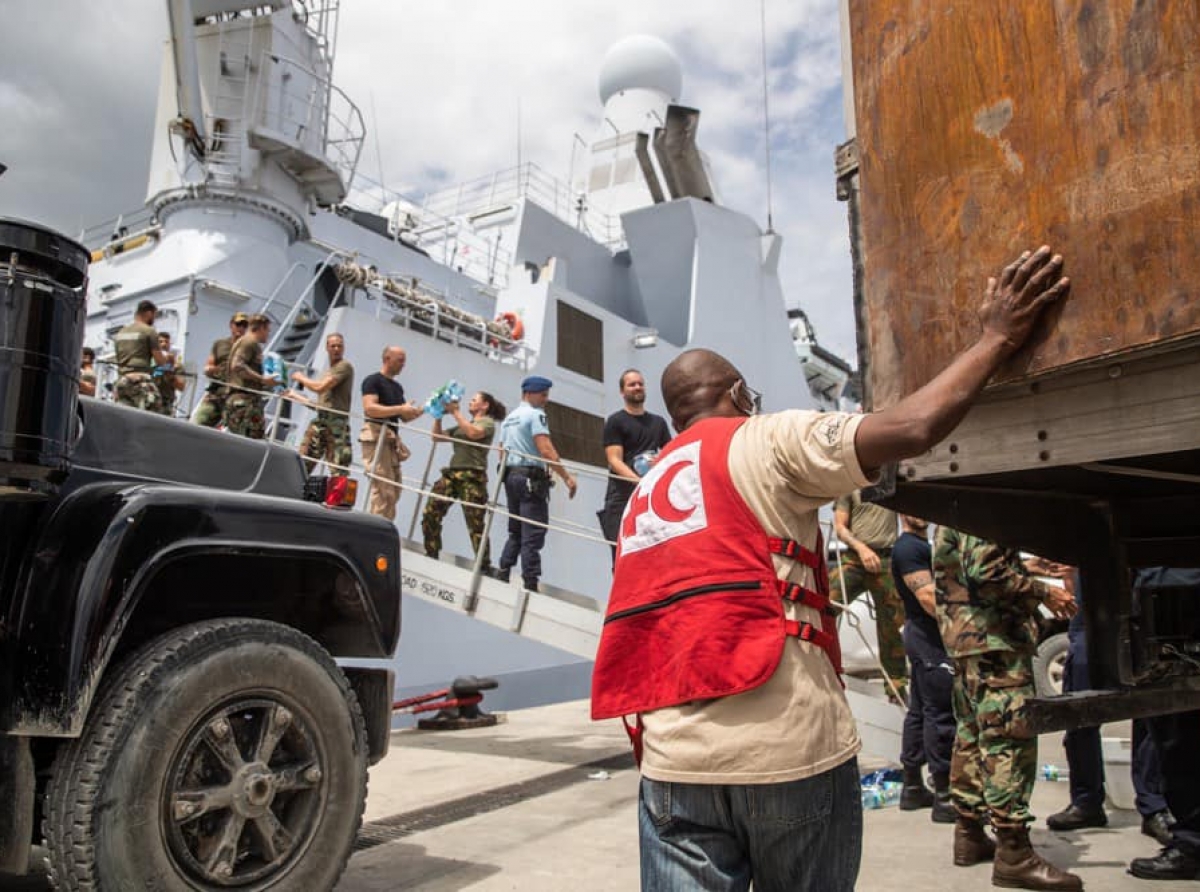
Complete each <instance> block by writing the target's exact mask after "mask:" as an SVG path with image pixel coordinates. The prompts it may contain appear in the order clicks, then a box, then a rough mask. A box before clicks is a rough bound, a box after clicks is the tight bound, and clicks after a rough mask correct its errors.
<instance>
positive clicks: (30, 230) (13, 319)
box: [0, 220, 400, 892]
mask: <svg viewBox="0 0 1200 892" xmlns="http://www.w3.org/2000/svg"><path fill="white" fill-rule="evenodd" d="M87 263H88V255H87V252H86V251H85V250H84V249H83V248H82V247H81V246H79V245H77V244H75V243H73V242H71V241H69V240H67V239H65V238H63V237H61V236H59V235H57V234H55V233H53V232H50V231H48V230H45V229H42V228H40V227H36V226H31V225H29V224H23V223H17V222H13V221H4V220H0V528H2V531H3V536H2V537H0V872H4V873H9V874H21V873H25V872H27V870H28V867H29V861H30V850H31V846H32V845H34V844H42V845H44V846H45V847H46V850H47V851H48V862H49V871H50V876H51V880H52V882H53V884H54V885H55V886H56V887H58V888H60V889H72V890H75V889H80V890H82V889H88V890H95V889H104V890H122V889H143V888H153V889H202V890H204V889H221V888H230V887H237V888H240V889H262V888H267V887H270V888H271V889H273V890H305V892H310V890H323V889H331V888H332V887H333V886H334V884H335V883H336V881H337V879H338V877H339V876H340V874H341V873H342V870H343V868H344V867H345V864H346V860H347V859H348V857H349V855H350V851H351V847H352V845H353V842H354V838H355V835H356V833H357V830H358V827H359V825H360V823H361V820H362V813H363V807H364V803H365V799H366V778H367V766H368V765H369V764H372V763H374V762H375V761H377V760H379V759H380V758H382V757H383V755H384V754H385V752H386V750H387V743H388V731H389V727H390V721H391V694H392V677H391V673H390V672H388V671H385V670H376V669H350V668H340V667H339V666H338V664H337V663H335V661H334V658H387V657H390V656H391V655H392V653H393V652H394V650H395V646H396V642H397V639H398V637H399V631H400V560H399V540H398V538H397V535H396V532H395V529H394V528H393V527H392V526H391V524H389V523H387V522H386V521H384V520H382V519H380V518H377V517H373V516H370V515H365V514H360V513H353V512H349V511H345V510H334V509H331V508H330V507H328V506H327V505H325V504H324V503H323V501H324V499H323V496H324V492H323V489H322V487H321V486H320V485H317V486H314V482H316V483H318V484H319V483H320V481H310V480H309V479H308V478H307V477H306V474H305V471H304V468H303V466H302V463H301V460H300V458H299V456H297V455H295V454H294V453H292V452H290V451H288V450H285V449H283V448H282V447H279V446H275V445H271V444H267V443H261V442H252V441H249V440H243V439H241V438H238V437H234V436H230V435H228V434H224V433H221V432H217V431H211V430H207V429H200V428H198V427H196V426H194V425H187V424H183V423H181V422H178V421H175V420H172V419H168V418H163V417H158V416H155V415H152V414H150V413H148V412H139V411H136V410H132V409H127V408H124V407H121V406H116V405H113V404H109V403H103V402H100V401H98V400H93V399H79V398H77V379H78V366H79V353H80V348H81V345H82V334H83V318H84V291H85V288H84V286H85V281H86V273H87ZM306 496H307V498H306Z"/></svg>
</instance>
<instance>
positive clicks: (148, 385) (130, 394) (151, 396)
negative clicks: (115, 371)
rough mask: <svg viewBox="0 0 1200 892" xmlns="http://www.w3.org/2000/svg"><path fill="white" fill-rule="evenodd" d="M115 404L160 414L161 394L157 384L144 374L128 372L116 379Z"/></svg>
mask: <svg viewBox="0 0 1200 892" xmlns="http://www.w3.org/2000/svg"><path fill="white" fill-rule="evenodd" d="M114 393H115V396H116V398H117V402H118V403H120V404H121V405H122V406H130V407H131V408H134V409H143V410H144V411H146V412H160V411H161V406H162V394H161V393H159V391H158V384H157V383H155V381H154V379H153V378H152V377H151V376H150V375H149V374H148V373H146V372H130V373H129V374H127V375H122V376H121V377H120V378H118V379H117V386H116V389H115V391H114Z"/></svg>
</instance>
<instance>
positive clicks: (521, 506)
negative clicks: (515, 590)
mask: <svg viewBox="0 0 1200 892" xmlns="http://www.w3.org/2000/svg"><path fill="white" fill-rule="evenodd" d="M536 483H537V481H536V480H532V479H531V478H530V476H529V473H528V472H527V471H524V470H522V469H520V468H510V469H509V470H508V473H507V474H506V475H505V477H504V492H505V494H506V495H507V496H508V510H509V512H510V514H511V515H512V516H510V517H509V518H508V541H506V542H505V543H504V552H503V553H502V554H501V555H500V569H501V570H507V569H509V568H510V567H515V566H516V564H517V558H518V557H519V558H520V559H521V578H522V579H524V580H525V584H526V585H536V584H537V581H538V580H539V579H541V578H542V546H544V545H545V544H546V528H545V527H544V526H536V525H534V524H531V523H523V522H522V518H528V519H529V520H535V521H538V522H539V523H546V522H548V521H549V520H550V498H549V496H548V495H540V494H539V493H537V492H535V490H536V489H537V486H536ZM531 484H534V485H532V486H531ZM542 486H544V487H546V489H545V492H547V493H549V482H548V481H542Z"/></svg>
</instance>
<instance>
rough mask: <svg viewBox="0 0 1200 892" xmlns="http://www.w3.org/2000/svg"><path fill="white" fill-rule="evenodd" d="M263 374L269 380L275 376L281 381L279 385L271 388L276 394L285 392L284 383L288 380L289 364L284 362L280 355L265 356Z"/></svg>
mask: <svg viewBox="0 0 1200 892" xmlns="http://www.w3.org/2000/svg"><path fill="white" fill-rule="evenodd" d="M262 368H263V374H264V375H266V376H267V377H268V378H270V377H272V376H274V377H276V378H278V379H279V383H278V384H276V385H275V386H274V387H273V388H271V389H272V390H273V391H274V392H275V393H282V392H283V382H284V381H286V380H287V363H286V362H284V361H283V357H281V356H280V355H279V354H278V353H275V352H270V353H264V354H263V363H262Z"/></svg>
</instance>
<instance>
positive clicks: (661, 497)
mask: <svg viewBox="0 0 1200 892" xmlns="http://www.w3.org/2000/svg"><path fill="white" fill-rule="evenodd" d="M693 464H695V462H690V461H681V462H678V463H677V464H674V465H672V466H671V467H670V468H669V469H668V470H667V471H666V473H664V474H663V475H662V479H661V480H659V481H658V485H657V486H655V487H654V490H653V492H651V493H650V510H652V511H653V512H654V513H655V514H657V515H658V516H659V517H661V518H662V519H663V520H665V521H667V523H680V522H682V521H685V520H687V519H688V518H689V517H691V516H692V514H693V513H695V511H696V506H695V505H692V506H691V507H690V508H688V509H687V510H686V511H681V510H680V509H678V508H676V507H675V506H674V505H673V504H671V483H672V482H673V481H674V480H675V478H676V477H677V476H679V473H680V472H681V471H683V470H684V469H685V468H690V467H691V466H692V465H693Z"/></svg>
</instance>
